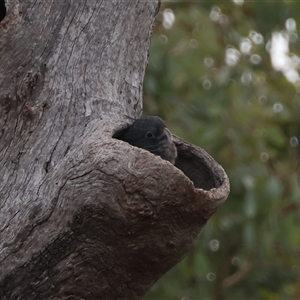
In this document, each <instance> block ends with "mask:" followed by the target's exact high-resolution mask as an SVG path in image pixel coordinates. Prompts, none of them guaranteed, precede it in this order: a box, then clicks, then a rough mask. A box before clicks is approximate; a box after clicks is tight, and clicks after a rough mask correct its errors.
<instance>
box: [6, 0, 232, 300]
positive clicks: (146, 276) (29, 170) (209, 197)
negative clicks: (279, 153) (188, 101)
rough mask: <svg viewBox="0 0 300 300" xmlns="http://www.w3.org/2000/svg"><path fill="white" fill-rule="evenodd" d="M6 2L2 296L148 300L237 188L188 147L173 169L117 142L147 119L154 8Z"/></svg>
mask: <svg viewBox="0 0 300 300" xmlns="http://www.w3.org/2000/svg"><path fill="white" fill-rule="evenodd" d="M5 4H6V8H7V14H6V17H5V18H4V20H3V21H2V22H1V23H0V57H1V60H0V129H1V132H0V170H1V171H0V269H1V272H0V299H141V298H142V297H143V296H144V295H145V293H146V292H147V291H148V290H149V288H150V287H151V286H152V284H153V283H154V282H155V281H156V280H157V279H158V278H159V277H160V276H161V275H162V274H164V273H165V272H166V271H167V270H169V269H170V268H171V267H173V266H174V265H175V264H176V263H177V262H179V261H180V260H181V259H182V258H183V257H184V256H185V255H186V254H187V253H188V251H189V250H190V249H191V248H192V247H193V245H194V243H195V241H196V240H197V237H198V235H199V233H200V231H201V229H202V227H203V226H204V225H205V223H206V221H207V219H208V218H209V217H210V216H211V215H212V214H213V213H214V212H215V210H216V209H217V207H218V206H219V205H220V204H221V203H222V202H223V201H225V199H226V197H227V195H228V192H229V183H228V179H227V176H226V174H225V173H224V171H223V169H222V168H221V167H220V166H219V165H218V164H217V163H216V162H215V161H214V160H213V159H212V158H211V157H210V156H209V155H208V154H207V153H205V152H204V151H203V150H201V149H200V148H197V147H195V146H193V145H190V144H188V143H186V142H184V141H183V140H181V139H180V138H176V137H175V139H176V145H177V148H178V153H179V158H178V160H177V163H176V166H173V165H171V164H170V163H169V162H167V161H164V160H162V159H161V158H160V157H156V156H154V155H152V154H151V153H149V152H147V151H144V150H142V149H138V148H135V147H132V146H130V145H128V144H127V143H124V142H122V141H119V140H115V139H113V138H112V137H111V136H112V135H113V133H114V132H115V131H116V130H117V129H118V128H120V126H122V125H124V124H125V123H128V122H130V120H129V119H128V116H129V117H138V116H140V114H141V111H142V81H143V76H144V72H145V67H146V64H147V53H148V49H149V42H150V37H151V33H152V26H153V22H154V17H155V15H156V13H157V10H158V8H159V3H158V0H155V1H154V0H153V1H138V0H131V1H120V0H118V1H117V0H111V1H99V0H86V1H77V0H60V1H56V0H52V1H34V0H28V1H22V0H6V1H5ZM184 174H185V175H184Z"/></svg>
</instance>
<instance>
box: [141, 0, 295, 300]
mask: <svg viewBox="0 0 300 300" xmlns="http://www.w3.org/2000/svg"><path fill="white" fill-rule="evenodd" d="M240 2H241V1H240ZM299 17H300V1H244V2H243V3H239V4H237V3H234V2H233V1H229V0H228V1H193V2H182V1H172V2H163V3H162V6H161V10H160V13H159V15H158V16H157V21H156V26H155V28H154V34H153V38H152V45H151V50H150V57H149V66H148V68H147V72H146V77H145V84H144V111H145V113H146V114H150V115H159V116H161V117H162V118H163V119H164V120H165V121H166V123H167V126H168V127H169V128H170V129H171V131H172V132H173V133H175V134H177V135H179V136H181V137H183V138H184V139H185V140H188V141H190V142H192V143H194V144H196V145H199V146H200V147H202V148H204V149H205V150H206V151H207V152H208V153H210V154H211V155H212V156H213V157H214V158H215V159H216V160H217V161H218V162H219V163H220V164H221V165H222V166H223V167H224V169H225V171H226V172H227V174H228V175H229V178H230V183H231V193H230V196H229V198H228V200H227V201H226V202H225V204H223V205H222V206H221V207H220V208H219V209H218V211H217V213H216V214H215V215H214V216H213V217H212V218H211V219H210V221H209V222H208V224H207V225H206V227H205V229H204V231H203V232H202V234H201V236H200V238H199V242H198V245H197V247H196V248H195V249H194V251H193V252H192V253H191V254H190V255H189V256H188V257H186V258H185V259H184V260H183V261H182V262H181V263H180V264H178V265H177V266H176V267H174V268H173V269H172V270H170V271H169V272H168V273H167V274H166V275H164V276H163V278H161V280H160V281H158V282H157V283H156V284H155V285H154V287H153V288H152V290H151V291H150V292H149V294H148V295H147V296H146V298H145V299H147V300H169V299H182V300H188V299H190V300H197V299H272V300H273V299H278V300H279V299H300V230H299V228H298V225H299V224H300V214H299V205H300V180H299V151H300V147H299V142H298V141H299V140H300V85H299V81H298V80H294V81H293V83H292V82H290V81H289V80H288V79H287V76H285V75H284V74H283V72H281V71H278V70H275V69H274V67H273V66H272V63H271V57H270V41H271V39H272V34H273V33H274V32H278V33H281V34H282V35H284V36H286V37H288V40H289V52H288V53H286V55H287V56H288V57H290V58H292V59H293V60H292V67H293V68H294V70H296V75H297V72H298V71H297V68H298V69H299V68H300V63H299V61H300V59H299V57H298V56H299V55H300V43H299V39H298V33H297V27H296V28H293V26H291V27H289V26H288V25H287V20H289V21H292V23H291V24H292V25H293V24H294V23H296V22H297V21H299V20H300V18H299ZM293 21H294V23H293ZM297 25H298V26H299V24H297V23H296V26H297ZM298 59H299V60H298ZM297 64H298V65H297ZM287 68H288V66H287ZM294 73H295V72H294ZM296 79H297V77H296Z"/></svg>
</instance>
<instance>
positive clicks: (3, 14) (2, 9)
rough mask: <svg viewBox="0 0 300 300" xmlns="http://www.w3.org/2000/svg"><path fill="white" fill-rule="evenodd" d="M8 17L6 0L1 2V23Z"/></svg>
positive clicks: (0, 0)
mask: <svg viewBox="0 0 300 300" xmlns="http://www.w3.org/2000/svg"><path fill="white" fill-rule="evenodd" d="M5 16H6V7H5V2H4V0H0V22H1V21H2V20H3V19H4V18H5Z"/></svg>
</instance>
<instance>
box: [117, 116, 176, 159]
mask: <svg viewBox="0 0 300 300" xmlns="http://www.w3.org/2000/svg"><path fill="white" fill-rule="evenodd" d="M113 138H117V139H120V140H123V141H125V142H127V143H129V144H131V145H132V146H135V147H139V148H142V149H145V150H148V151H149V152H151V153H153V154H155V155H159V156H160V157H161V158H163V159H165V160H168V161H170V162H171V163H172V164H174V163H175V160H176V157H177V149H176V146H175V144H174V142H173V139H172V134H171V132H170V130H169V129H168V128H167V127H166V124H165V122H164V121H163V120H162V119H161V118H159V117H155V116H148V117H143V118H140V119H137V120H135V121H134V122H133V123H132V124H131V125H129V126H128V127H126V128H124V129H121V130H120V131H118V132H117V133H115V134H114V136H113Z"/></svg>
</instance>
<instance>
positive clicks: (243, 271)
mask: <svg viewBox="0 0 300 300" xmlns="http://www.w3.org/2000/svg"><path fill="white" fill-rule="evenodd" d="M252 267H253V265H252V263H251V262H246V263H244V264H243V265H242V266H241V268H240V269H239V270H237V271H236V272H235V273H234V274H232V275H231V276H228V277H227V278H225V279H224V280H223V282H222V287H223V288H228V287H230V286H233V285H235V284H236V283H238V282H239V281H241V280H242V279H243V278H244V277H245V276H246V275H247V274H248V273H249V271H250V270H251V269H252Z"/></svg>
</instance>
